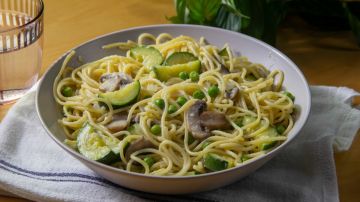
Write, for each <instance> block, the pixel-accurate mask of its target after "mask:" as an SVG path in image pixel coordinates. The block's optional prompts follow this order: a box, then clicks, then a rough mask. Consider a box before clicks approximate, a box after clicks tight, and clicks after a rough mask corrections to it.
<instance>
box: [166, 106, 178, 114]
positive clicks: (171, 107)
mask: <svg viewBox="0 0 360 202" xmlns="http://www.w3.org/2000/svg"><path fill="white" fill-rule="evenodd" d="M176 111H177V107H176V106H175V105H169V108H168V113H169V114H172V113H174V112H176Z"/></svg>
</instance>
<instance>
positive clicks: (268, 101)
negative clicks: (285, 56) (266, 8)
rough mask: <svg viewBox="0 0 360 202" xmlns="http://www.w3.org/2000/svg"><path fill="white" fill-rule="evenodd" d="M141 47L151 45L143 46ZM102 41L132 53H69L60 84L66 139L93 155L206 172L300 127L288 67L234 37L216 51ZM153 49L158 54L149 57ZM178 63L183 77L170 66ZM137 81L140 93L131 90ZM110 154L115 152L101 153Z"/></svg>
mask: <svg viewBox="0 0 360 202" xmlns="http://www.w3.org/2000/svg"><path fill="white" fill-rule="evenodd" d="M137 47H143V48H145V49H147V50H146V51H148V52H145V53H137V52H135V51H134V49H135V48H137ZM103 48H105V49H106V48H120V49H121V50H124V51H127V52H126V55H125V56H121V55H112V56H107V57H104V58H102V59H100V60H97V61H93V62H90V63H87V64H84V65H82V66H80V67H77V68H71V67H68V63H69V61H70V59H71V57H73V55H74V54H75V52H71V53H70V54H69V55H68V56H67V57H66V59H65V60H64V62H63V65H62V67H61V70H60V71H59V74H58V75H57V77H56V79H55V82H54V88H53V94H54V98H55V100H56V102H57V103H58V104H59V105H61V106H62V109H63V114H64V116H63V118H62V119H61V120H59V124H61V125H62V127H63V128H64V131H65V133H66V136H67V137H66V138H67V140H66V142H67V143H68V144H72V145H76V146H75V149H77V150H79V152H80V153H82V154H83V155H85V156H86V157H88V158H90V159H92V160H99V161H100V162H104V163H107V164H110V165H112V166H115V167H118V168H120V169H124V170H127V171H131V172H139V173H144V174H148V175H162V176H173V175H175V176H187V175H195V174H202V173H207V172H212V171H218V170H223V169H228V168H231V167H234V166H238V165H241V164H242V163H244V162H245V161H247V160H249V159H251V158H256V157H258V156H261V155H263V154H265V153H266V152H268V151H270V150H271V149H273V148H275V147H276V146H277V145H279V144H281V142H283V141H284V140H286V138H287V134H288V133H289V131H290V130H291V128H292V127H293V123H294V120H293V117H292V113H293V112H294V103H293V97H292V95H291V94H290V93H289V92H284V91H282V89H283V86H282V83H283V80H284V74H283V72H282V71H280V70H273V71H269V70H268V69H266V68H265V67H264V66H263V65H261V64H257V63H252V62H250V61H249V60H248V59H247V58H246V57H244V56H235V55H233V53H232V51H231V49H230V47H229V46H228V45H227V44H226V45H225V46H224V47H223V49H219V48H218V47H216V46H213V45H211V44H207V43H206V41H205V39H204V38H201V39H200V41H196V40H195V39H193V38H191V37H188V36H179V37H176V38H174V37H172V36H171V35H169V34H166V33H162V34H160V35H159V36H157V37H156V36H153V35H151V34H148V33H144V34H141V35H140V36H139V37H138V40H137V42H134V41H130V40H129V41H127V42H119V43H114V44H109V45H106V46H104V47H103ZM138 50H139V51H140V49H138ZM150 51H152V53H151V54H153V55H154V56H152V55H151V54H150ZM155 53H156V54H158V53H160V54H158V55H159V56H157V55H156V54H155ZM136 54H137V55H136ZM139 54H140V56H139ZM141 54H142V55H141ZM146 54H148V55H146ZM175 54H177V57H175V56H174V55H175ZM189 55H190V56H189ZM155 56H156V57H158V58H160V59H161V61H160V59H159V61H160V62H159V61H157V64H151V63H154V61H155V60H154V59H153V58H151V57H155ZM171 57H172V60H173V61H169V60H170V59H169V58H171ZM184 57H185V59H184ZM186 57H187V58H186ZM189 58H190V59H189ZM194 58H195V59H194ZM151 59H153V61H151ZM163 59H165V62H162V60H163ZM181 60H185V61H181ZM186 60H189V61H186ZM179 61H180V62H179ZM171 62H178V63H175V64H170V63H171ZM197 64H199V69H198V70H194V69H192V70H189V68H192V67H193V66H196V65H197ZM154 66H155V68H156V67H158V70H156V69H155V68H154ZM164 69H165V70H164ZM179 69H180V70H181V69H182V70H183V71H181V73H182V75H181V76H180V78H179V76H178V74H173V72H172V71H177V70H179ZM157 71H158V72H157ZM160 71H166V73H164V74H161V72H160ZM159 72H160V73H159ZM175 73H178V72H175ZM136 82H138V83H139V89H138V92H137V91H136V90H134V89H135V87H134V89H130V87H132V86H136ZM127 88H129V89H130V90H124V89H127ZM136 89H137V88H136ZM120 91H121V92H123V94H119V95H117V97H116V99H122V100H123V99H125V98H126V99H127V98H128V99H130V97H131V95H132V94H134V100H129V101H128V102H127V103H124V102H122V103H121V106H120V105H119V104H114V103H115V101H113V100H111V99H112V98H111V97H107V95H110V94H111V95H113V94H114V93H119V92H120ZM125 91H126V94H124V92H125ZM135 91H136V92H135ZM136 93H137V94H136ZM118 97H120V98H118ZM118 103H119V102H118ZM84 128H87V129H84ZM81 138H84V139H81ZM73 147H74V146H73ZM109 148H110V149H109ZM109 153H112V154H115V157H116V158H112V160H109V158H107V159H106V160H104V158H103V157H105V156H107V155H108V154H109Z"/></svg>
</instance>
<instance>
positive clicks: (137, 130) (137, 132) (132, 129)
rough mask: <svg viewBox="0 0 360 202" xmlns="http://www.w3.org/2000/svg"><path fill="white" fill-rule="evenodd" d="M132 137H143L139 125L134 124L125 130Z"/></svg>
mask: <svg viewBox="0 0 360 202" xmlns="http://www.w3.org/2000/svg"><path fill="white" fill-rule="evenodd" d="M127 130H128V131H129V132H130V133H131V134H132V135H144V132H143V130H142V128H141V126H140V124H138V123H135V124H133V125H131V126H130V127H129V128H128V129H127Z"/></svg>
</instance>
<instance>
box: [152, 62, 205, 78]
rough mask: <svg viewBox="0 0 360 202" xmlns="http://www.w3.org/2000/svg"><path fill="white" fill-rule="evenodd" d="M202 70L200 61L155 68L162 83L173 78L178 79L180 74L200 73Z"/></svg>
mask: <svg viewBox="0 0 360 202" xmlns="http://www.w3.org/2000/svg"><path fill="white" fill-rule="evenodd" d="M200 68H201V63H200V61H199V60H195V61H191V62H188V63H185V64H177V65H171V66H160V65H158V66H154V68H153V71H154V73H155V75H156V77H157V78H158V79H159V80H160V81H167V80H169V79H170V78H172V77H177V76H178V75H179V73H180V72H187V73H190V72H193V71H195V72H200Z"/></svg>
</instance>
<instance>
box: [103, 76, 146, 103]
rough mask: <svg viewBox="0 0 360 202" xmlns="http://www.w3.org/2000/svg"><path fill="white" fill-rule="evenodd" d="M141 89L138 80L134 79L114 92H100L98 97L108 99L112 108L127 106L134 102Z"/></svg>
mask: <svg viewBox="0 0 360 202" xmlns="http://www.w3.org/2000/svg"><path fill="white" fill-rule="evenodd" d="M140 91H141V85H140V82H139V81H134V82H133V83H130V84H128V85H126V86H125V87H123V88H121V89H120V90H117V91H114V92H107V93H102V94H100V97H102V98H105V99H108V100H109V101H110V103H111V105H112V106H113V107H114V108H120V107H124V106H128V105H130V104H133V103H134V102H136V100H137V98H138V96H139V94H140Z"/></svg>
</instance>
